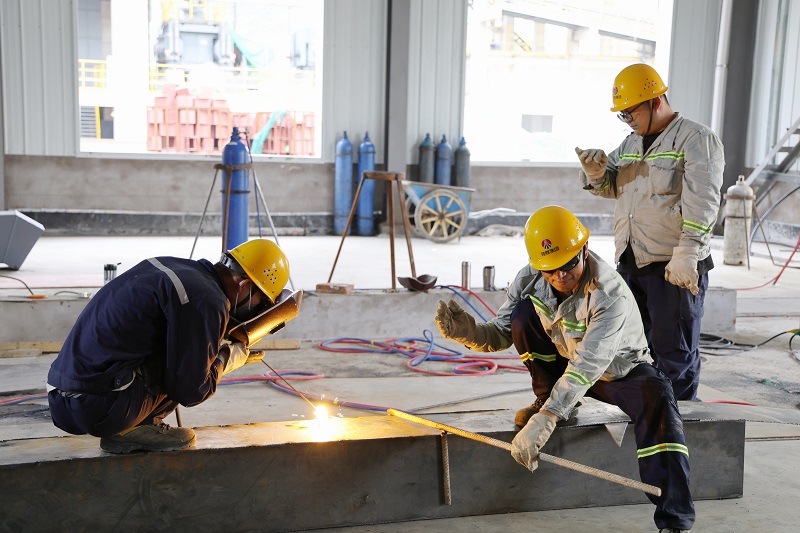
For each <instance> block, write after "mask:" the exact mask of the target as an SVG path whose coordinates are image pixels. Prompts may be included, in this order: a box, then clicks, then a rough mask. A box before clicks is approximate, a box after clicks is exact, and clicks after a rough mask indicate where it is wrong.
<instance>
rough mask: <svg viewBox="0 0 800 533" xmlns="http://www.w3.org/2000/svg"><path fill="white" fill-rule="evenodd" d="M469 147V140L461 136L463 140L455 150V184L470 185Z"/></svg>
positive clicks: (458, 185) (460, 185)
mask: <svg viewBox="0 0 800 533" xmlns="http://www.w3.org/2000/svg"><path fill="white" fill-rule="evenodd" d="M469 157H470V153H469V148H467V141H466V140H464V137H461V142H460V143H459V144H458V148H456V151H455V152H454V158H455V165H454V172H453V185H456V186H457V187H469Z"/></svg>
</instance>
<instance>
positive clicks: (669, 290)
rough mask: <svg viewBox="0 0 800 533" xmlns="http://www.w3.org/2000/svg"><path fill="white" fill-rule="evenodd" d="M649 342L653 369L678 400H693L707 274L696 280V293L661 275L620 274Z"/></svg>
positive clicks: (696, 380) (698, 370)
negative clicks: (659, 373)
mask: <svg viewBox="0 0 800 533" xmlns="http://www.w3.org/2000/svg"><path fill="white" fill-rule="evenodd" d="M620 276H622V279H624V280H625V282H626V283H627V284H628V287H630V289H631V292H632V293H633V297H634V298H635V299H636V303H637V305H638V306H639V313H641V315H642V323H643V324H644V333H645V336H646V337H647V342H648V344H649V345H650V353H651V354H652V356H653V361H654V363H653V364H654V365H655V366H656V368H658V369H659V370H661V371H662V372H664V374H666V375H667V377H668V378H669V380H670V381H671V382H672V390H674V391H675V397H676V398H677V399H678V400H697V387H698V385H699V384H700V320H701V319H702V318H703V302H704V301H705V297H706V289H708V274H707V273H706V274H703V275H702V276H700V279H699V280H698V282H697V286H698V288H699V289H700V290H699V292H698V293H697V296H695V295H693V294H692V293H691V292H690V291H689V289H682V288H680V287H677V286H675V285H673V284H672V283H670V282H668V281H667V280H665V279H664V275H663V274H637V275H631V274H624V273H620Z"/></svg>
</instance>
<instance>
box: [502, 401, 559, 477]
mask: <svg viewBox="0 0 800 533" xmlns="http://www.w3.org/2000/svg"><path fill="white" fill-rule="evenodd" d="M555 428H556V419H555V418H554V417H552V416H549V415H547V414H545V413H543V412H541V411H540V412H538V413H536V414H535V415H533V416H532V417H531V419H530V420H528V423H527V424H525V427H524V428H522V429H521V430H519V433H517V436H516V437H514V440H513V441H511V456H512V457H513V458H514V460H515V461H516V462H518V463H519V464H521V465H522V466H524V467H526V468H527V469H528V470H530V471H531V472H533V471H534V470H536V469H537V468H539V460H538V459H537V457H539V450H541V449H542V447H543V446H544V445H545V443H546V442H547V440H548V439H549V438H550V435H552V434H553V430H554V429H555Z"/></svg>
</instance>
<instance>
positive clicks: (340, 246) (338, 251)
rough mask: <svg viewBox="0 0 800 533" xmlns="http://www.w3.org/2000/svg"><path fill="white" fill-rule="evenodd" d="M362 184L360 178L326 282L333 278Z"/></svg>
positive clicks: (362, 181)
mask: <svg viewBox="0 0 800 533" xmlns="http://www.w3.org/2000/svg"><path fill="white" fill-rule="evenodd" d="M363 186H364V180H363V179H362V180H361V181H360V182H359V183H358V189H356V196H355V198H353V205H352V206H351V207H350V214H349V215H348V217H347V225H346V226H345V227H344V232H342V240H341V241H340V242H339V250H337V251H336V258H335V259H334V260H333V266H332V267H331V273H330V275H329V276H328V283H330V282H331V280H332V279H333V271H334V270H336V263H338V262H339V254H341V253H342V246H344V238H345V237H347V234H348V233H349V232H350V224H351V223H352V222H353V215H354V214H355V212H356V207H358V199H359V197H360V196H361V188H362V187H363Z"/></svg>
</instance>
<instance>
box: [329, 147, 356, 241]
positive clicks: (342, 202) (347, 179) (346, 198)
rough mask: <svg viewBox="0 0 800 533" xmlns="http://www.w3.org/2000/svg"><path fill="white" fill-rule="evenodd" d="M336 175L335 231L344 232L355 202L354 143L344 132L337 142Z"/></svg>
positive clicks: (334, 186)
mask: <svg viewBox="0 0 800 533" xmlns="http://www.w3.org/2000/svg"><path fill="white" fill-rule="evenodd" d="M335 174H336V175H335V177H334V183H333V189H334V206H333V232H334V233H335V234H336V235H341V234H342V233H344V229H345V227H346V226H347V217H348V216H349V215H350V208H351V207H352V203H353V145H352V143H351V142H350V140H349V139H348V138H347V132H344V135H342V138H341V139H339V142H337V143H336V163H335Z"/></svg>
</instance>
